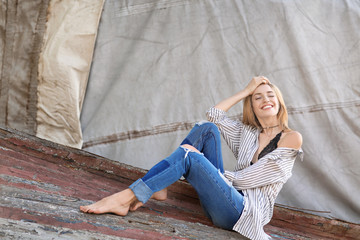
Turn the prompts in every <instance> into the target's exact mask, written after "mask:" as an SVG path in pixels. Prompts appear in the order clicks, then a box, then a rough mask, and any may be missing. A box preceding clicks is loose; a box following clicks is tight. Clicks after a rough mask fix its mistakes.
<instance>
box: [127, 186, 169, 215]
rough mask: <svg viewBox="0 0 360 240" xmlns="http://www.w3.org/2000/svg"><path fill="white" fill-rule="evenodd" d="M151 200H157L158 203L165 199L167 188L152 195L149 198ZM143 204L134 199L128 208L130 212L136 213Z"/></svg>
mask: <svg viewBox="0 0 360 240" xmlns="http://www.w3.org/2000/svg"><path fill="white" fill-rule="evenodd" d="M151 198H152V199H155V200H158V201H164V200H166V199H167V188H164V189H163V190H160V191H158V192H156V193H154V194H153V195H152V196H151ZM143 205H144V204H143V203H142V202H140V201H139V200H137V199H136V201H135V202H133V203H132V204H131V206H130V211H132V212H133V211H136V210H137V209H138V208H139V207H142V206H143Z"/></svg>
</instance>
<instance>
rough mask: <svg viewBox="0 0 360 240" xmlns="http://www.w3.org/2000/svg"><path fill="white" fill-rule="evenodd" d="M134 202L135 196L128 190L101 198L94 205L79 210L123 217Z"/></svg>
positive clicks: (81, 207)
mask: <svg viewBox="0 0 360 240" xmlns="http://www.w3.org/2000/svg"><path fill="white" fill-rule="evenodd" d="M136 201H137V199H136V197H135V194H134V193H133V191H131V190H130V189H129V188H128V189H125V190H124V191H121V192H118V193H115V194H113V195H111V196H109V197H106V198H103V199H101V200H100V201H98V202H96V203H94V204H91V205H87V206H80V210H81V211H82V212H85V213H94V214H102V213H115V214H117V215H120V216H125V215H126V214H127V213H128V212H129V209H130V206H131V205H133V204H134V203H135V202H136Z"/></svg>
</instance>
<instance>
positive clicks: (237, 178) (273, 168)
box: [224, 131, 302, 190]
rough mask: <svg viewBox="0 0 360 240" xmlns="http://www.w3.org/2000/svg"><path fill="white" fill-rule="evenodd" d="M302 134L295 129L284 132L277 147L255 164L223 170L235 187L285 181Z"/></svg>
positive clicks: (241, 187)
mask: <svg viewBox="0 0 360 240" xmlns="http://www.w3.org/2000/svg"><path fill="white" fill-rule="evenodd" d="M301 145H302V136H301V134H300V133H298V132H296V131H291V132H288V133H286V135H284V137H282V138H281V139H280V141H279V143H278V148H277V149H275V150H274V151H273V152H271V153H269V154H267V155H266V156H264V157H263V158H261V159H260V160H259V161H258V162H256V163H255V164H253V165H251V166H249V167H247V168H245V169H243V170H241V171H237V172H230V171H225V174H224V175H225V177H226V178H228V179H229V180H230V181H231V182H232V183H233V185H234V187H236V188H237V189H242V190H243V189H249V188H256V187H262V186H265V185H269V184H273V183H276V182H286V181H287V179H288V178H289V177H290V176H291V171H292V168H293V165H294V161H295V158H296V156H297V155H298V153H299V152H301V150H299V149H300V148H301Z"/></svg>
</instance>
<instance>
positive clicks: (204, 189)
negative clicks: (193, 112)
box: [129, 122, 244, 230]
mask: <svg viewBox="0 0 360 240" xmlns="http://www.w3.org/2000/svg"><path fill="white" fill-rule="evenodd" d="M183 144H189V145H192V146H193V147H195V148H196V149H198V150H199V151H200V152H201V153H198V152H195V151H193V150H190V149H187V148H185V147H182V146H180V147H179V148H177V149H176V150H175V151H174V152H173V153H172V154H171V155H170V156H169V157H167V158H165V159H164V160H162V161H161V162H159V163H158V164H156V165H155V166H154V167H152V168H151V169H150V170H149V171H148V173H147V174H146V175H145V176H144V177H143V178H141V179H138V180H137V181H136V182H134V183H133V184H132V185H130V187H129V188H130V189H131V190H132V191H133V192H134V194H135V196H136V197H137V199H138V200H139V201H141V202H143V203H145V202H146V201H147V200H149V198H150V197H151V196H152V195H153V193H155V192H157V191H160V190H162V189H164V188H166V187H168V186H169V185H171V184H172V183H174V182H175V181H177V180H179V179H180V178H181V176H184V177H185V178H186V179H187V181H188V182H189V183H190V184H191V185H192V186H193V187H194V188H195V190H196V192H197V193H198V196H199V199H200V202H201V205H202V207H203V209H204V211H205V214H206V215H207V216H208V217H209V218H210V219H211V221H212V222H213V223H214V224H215V225H216V226H218V227H221V228H224V229H228V230H231V229H232V228H233V226H234V225H235V223H236V222H237V220H238V219H239V218H240V215H241V213H242V210H243V208H244V205H243V201H244V199H243V196H242V195H241V194H240V193H239V192H238V191H237V190H236V189H235V188H234V187H232V186H231V184H228V183H227V182H226V180H225V178H224V176H222V173H223V172H224V169H223V160H222V153H221V137H220V132H219V130H218V128H217V126H216V125H215V124H213V123H210V122H206V123H198V124H196V125H195V126H194V128H193V129H192V130H191V131H190V133H189V134H188V136H187V137H186V138H185V139H184V141H183V142H182V143H181V145H183Z"/></svg>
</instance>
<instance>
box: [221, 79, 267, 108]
mask: <svg viewBox="0 0 360 240" xmlns="http://www.w3.org/2000/svg"><path fill="white" fill-rule="evenodd" d="M269 82H270V81H269V79H267V78H266V77H263V76H260V77H253V78H252V79H251V81H250V82H249V84H248V85H247V86H246V87H245V88H244V89H243V90H241V91H239V92H237V93H236V94H235V95H233V96H231V97H229V98H226V99H225V100H222V101H221V102H219V103H218V104H216V105H215V106H214V107H215V108H217V109H221V110H223V111H225V112H227V111H228V110H229V109H230V108H231V107H233V106H234V105H235V104H237V103H238V102H240V101H241V100H243V99H244V98H246V97H247V96H249V95H251V94H252V93H253V92H254V90H255V89H256V88H257V87H258V86H259V85H260V84H262V83H265V84H267V83H269Z"/></svg>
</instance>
